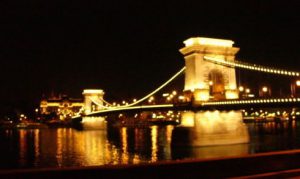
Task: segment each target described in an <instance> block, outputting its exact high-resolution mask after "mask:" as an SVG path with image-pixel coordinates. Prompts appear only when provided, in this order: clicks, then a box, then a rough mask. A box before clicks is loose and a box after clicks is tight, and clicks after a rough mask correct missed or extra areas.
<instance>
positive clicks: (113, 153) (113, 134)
mask: <svg viewBox="0 0 300 179" xmlns="http://www.w3.org/2000/svg"><path fill="white" fill-rule="evenodd" d="M247 126H248V130H249V134H250V143H249V144H237V145H224V146H211V147H181V148H180V147H176V148H174V147H171V140H172V131H173V129H174V126H171V125H168V126H148V127H143V128H127V127H120V128H108V130H107V131H106V130H84V131H78V130H75V129H72V128H58V129H31V130H29V129H28V130H25V129H20V130H11V129H5V130H4V129H3V130H0V146H1V149H0V150H1V153H0V158H1V161H2V162H1V163H0V168H24V167H25V168H28V167H29V168H30V167H57V166H58V167H65V166H93V165H105V164H139V163H148V162H156V161H166V160H177V159H186V158H193V159H194V158H214V157H225V156H235V155H244V154H251V153H259V152H268V151H274V150H286V149H295V148H300V133H299V132H298V131H299V129H300V126H299V122H298V121H290V122H289V121H286V122H281V123H275V122H268V123H249V124H247Z"/></svg>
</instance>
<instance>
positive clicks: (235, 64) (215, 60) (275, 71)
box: [204, 56, 300, 76]
mask: <svg viewBox="0 0 300 179" xmlns="http://www.w3.org/2000/svg"><path fill="white" fill-rule="evenodd" d="M204 59H205V60H207V61H210V62H213V63H217V64H221V65H225V66H230V67H238V68H244V69H248V70H254V71H260V72H265V73H273V74H278V75H287V76H300V73H299V72H296V71H288V70H282V69H276V68H270V67H265V66H261V65H256V64H250V63H245V62H241V61H237V60H234V61H226V60H224V59H221V58H214V57H209V56H204Z"/></svg>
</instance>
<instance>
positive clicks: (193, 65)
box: [73, 37, 300, 118]
mask: <svg viewBox="0 0 300 179" xmlns="http://www.w3.org/2000/svg"><path fill="white" fill-rule="evenodd" d="M184 43H185V45H186V46H185V47H184V48H182V49H180V52H181V53H182V54H183V55H184V56H185V63H186V66H184V67H183V68H181V69H180V70H179V71H178V72H176V73H175V74H174V75H173V76H172V77H171V78H170V79H168V80H167V81H166V82H164V83H163V84H162V85H161V86H159V87H158V88H156V89H155V90H153V91H152V92H150V93H149V94H147V95H145V96H144V97H142V98H140V99H138V100H135V101H134V102H132V103H130V104H126V105H120V106H114V105H112V104H111V103H109V102H107V101H106V100H104V99H103V95H104V92H103V91H102V90H87V92H84V93H83V95H84V96H85V106H84V111H83V113H82V115H84V116H97V115H107V114H109V113H115V112H126V111H146V110H209V109H242V108H245V107H251V106H255V107H285V106H298V105H299V104H300V98H295V97H291V98H276V97H273V98H263V99H259V98H258V99H239V95H238V93H239V91H238V89H237V85H236V76H235V69H236V68H240V69H244V70H250V71H257V72H262V73H271V74H274V75H284V76H290V77H299V76H300V72H297V71H289V70H284V69H278V68H273V67H266V66H262V65H258V64H251V63H247V62H243V61H239V60H236V59H235V54H236V53H237V52H238V50H239V48H236V47H233V46H232V45H233V43H234V42H233V41H231V40H223V39H211V38H203V37H197V38H190V39H188V40H186V41H185V42H184ZM183 74H185V84H184V85H185V87H184V91H183V92H184V98H185V101H187V103H178V104H159V105H140V104H141V103H142V102H143V101H145V100H147V99H149V98H150V97H151V96H153V95H155V94H156V93H157V92H159V91H160V90H162V89H163V88H164V87H166V86H167V85H168V84H170V83H171V82H172V81H174V80H175V79H176V78H177V77H179V76H180V75H183ZM211 83H212V84H211ZM92 105H96V107H94V108H93V109H92ZM78 117H80V116H79V115H78V116H74V117H73V118H78Z"/></svg>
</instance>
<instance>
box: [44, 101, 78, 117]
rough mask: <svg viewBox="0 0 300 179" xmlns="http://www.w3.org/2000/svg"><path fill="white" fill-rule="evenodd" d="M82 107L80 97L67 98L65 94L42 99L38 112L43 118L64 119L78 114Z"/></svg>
mask: <svg viewBox="0 0 300 179" xmlns="http://www.w3.org/2000/svg"><path fill="white" fill-rule="evenodd" d="M82 107H83V100H82V99H74V98H69V97H68V96H67V95H60V96H58V97H54V96H53V97H50V98H47V99H42V100H41V102H40V113H41V115H42V116H43V117H44V118H45V119H59V120H66V119H68V118H70V117H71V116H74V115H76V114H78V113H79V112H80V111H81V109H82Z"/></svg>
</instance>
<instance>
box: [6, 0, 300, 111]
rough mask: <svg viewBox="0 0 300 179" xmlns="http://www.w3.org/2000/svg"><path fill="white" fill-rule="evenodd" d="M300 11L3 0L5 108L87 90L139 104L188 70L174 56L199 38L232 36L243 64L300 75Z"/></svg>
mask: <svg viewBox="0 0 300 179" xmlns="http://www.w3.org/2000/svg"><path fill="white" fill-rule="evenodd" d="M299 5H300V3H297V1H280V2H277V1H271V0H265V1H261V0H251V1H250V0H249V1H229V0H227V1H214V0H210V1H201V0H198V1H186V0H185V1H178V2H177V1H169V2H167V1H158V2H155V1H149V2H148V1H141V0H139V1H137V0H136V1H135V0H132V1H127V0H123V1H102V0H95V1H93V0H89V1H83V0H80V1H79V0H73V1H70V0H51V1H45V0H22V1H18V0H16V1H12V0H1V2H0V22H1V25H0V68H1V70H0V81H1V88H0V99H1V102H0V104H1V106H2V107H1V108H3V106H7V105H17V104H22V105H25V104H26V105H27V106H30V105H34V104H37V103H36V102H38V101H39V99H40V98H41V96H42V94H46V95H49V94H50V92H51V91H53V92H55V93H66V94H69V96H72V97H80V96H81V92H82V90H83V89H84V88H101V89H104V90H105V92H106V96H107V98H110V99H114V98H119V97H122V96H125V97H132V96H136V97H141V96H143V94H145V93H147V92H149V91H151V90H153V89H154V88H155V87H157V86H158V85H160V84H161V83H162V82H164V81H165V80H167V79H168V78H169V77H170V76H171V75H173V74H174V73H175V72H176V71H178V70H179V69H180V68H181V67H182V66H183V65H184V60H183V57H182V56H181V54H180V53H179V51H178V49H179V48H181V47H183V43H182V42H183V41H184V40H185V39H187V38H189V37H193V36H205V37H216V38H225V39H232V40H234V41H235V42H236V44H235V45H236V46H238V47H240V48H241V50H240V52H239V53H238V56H237V58H239V59H243V60H245V61H248V62H255V63H259V64H265V65H269V66H277V67H286V68H288V69H292V70H298V71H300V67H299V65H300V61H299V60H300V58H299V55H298V53H299V51H300V50H299V32H300V15H299V7H300V6H299ZM177 83H178V84H179V85H180V86H181V88H182V87H183V84H182V85H181V83H182V82H177ZM178 84H177V85H178ZM22 105H21V106H22ZM19 106H20V105H19Z"/></svg>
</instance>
